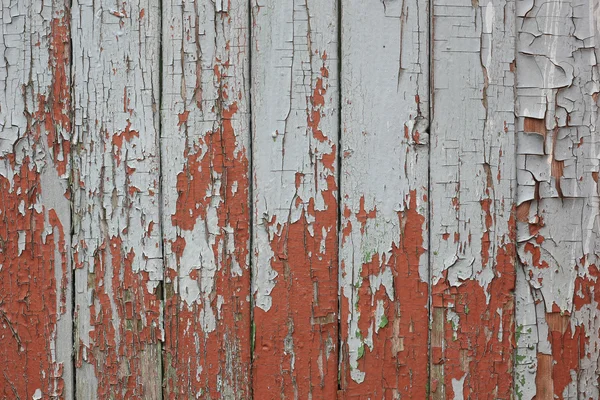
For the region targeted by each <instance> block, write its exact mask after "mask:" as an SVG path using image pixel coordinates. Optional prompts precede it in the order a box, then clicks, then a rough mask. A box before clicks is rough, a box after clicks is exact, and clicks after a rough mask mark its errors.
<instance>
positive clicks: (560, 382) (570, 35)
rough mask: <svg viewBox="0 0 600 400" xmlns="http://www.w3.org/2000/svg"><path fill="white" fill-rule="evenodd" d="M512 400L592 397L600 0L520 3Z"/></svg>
mask: <svg viewBox="0 0 600 400" xmlns="http://www.w3.org/2000/svg"><path fill="white" fill-rule="evenodd" d="M517 4H518V5H519V7H518V8H517V16H518V25H517V26H518V34H519V35H518V38H519V40H518V43H517V50H518V53H517V95H518V96H517V115H518V129H517V131H518V146H517V150H518V151H517V153H518V156H517V157H518V158H517V168H518V170H517V171H518V183H519V195H518V208H517V216H518V242H519V246H518V254H519V261H520V265H521V267H522V268H520V269H519V272H520V273H519V275H518V286H517V292H516V300H517V320H516V322H517V328H516V331H517V346H518V349H517V355H516V364H517V365H516V369H515V388H516V394H517V396H518V398H520V399H524V400H525V399H533V398H535V399H538V400H540V399H554V398H559V399H598V398H599V397H600V393H599V387H598V374H599V372H600V370H599V368H600V366H599V364H598V358H599V357H600V321H599V319H598V315H599V309H600V306H599V303H600V298H599V297H598V296H599V294H600V281H599V280H598V278H599V277H600V272H599V270H598V266H599V265H600V264H599V260H598V254H599V252H598V245H599V244H600V218H599V210H600V198H599V193H600V187H599V186H598V174H599V172H600V159H599V156H598V155H599V154H600V141H599V139H598V122H599V118H598V116H599V114H598V111H599V110H598V93H599V92H600V83H599V75H598V65H597V64H598V54H599V50H600V47H599V44H598V40H599V39H600V35H599V30H598V23H599V22H600V21H599V20H598V18H599V16H598V10H597V8H598V3H597V2H595V1H591V0H573V1H566V2H544V1H539V0H532V1H528V2H523V3H517Z"/></svg>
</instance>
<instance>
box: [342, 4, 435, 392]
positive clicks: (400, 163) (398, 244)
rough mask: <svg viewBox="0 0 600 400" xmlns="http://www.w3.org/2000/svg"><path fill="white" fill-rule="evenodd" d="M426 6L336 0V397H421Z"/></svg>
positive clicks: (424, 287)
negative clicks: (338, 78)
mask: <svg viewBox="0 0 600 400" xmlns="http://www.w3.org/2000/svg"><path fill="white" fill-rule="evenodd" d="M427 15H428V3H427V2H426V1H422V0H414V1H410V0H409V1H402V2H374V3H369V2H358V1H342V16H341V38H342V43H341V45H342V52H341V62H342V66H341V71H342V76H341V88H342V96H341V97H342V121H341V124H342V134H341V143H342V148H341V150H340V151H341V195H342V196H341V213H342V221H341V239H340V252H341V253H340V270H341V275H340V286H341V293H340V295H341V299H340V307H341V311H340V312H341V332H340V334H341V344H342V348H341V352H342V357H341V365H340V376H341V383H340V384H341V388H342V390H343V392H342V398H345V397H348V398H351V397H357V398H415V399H423V398H426V388H427V380H428V373H427V364H428V357H427V353H428V351H427V343H428V322H429V321H428V319H429V318H428V317H429V316H428V301H429V299H428V296H429V290H428V281H429V273H428V267H427V254H426V251H427V248H428V233H427V226H428V212H427V208H428V206H427V204H428V199H427V191H428V190H427V181H428V176H427V169H428V146H429V137H428V115H429V104H428V97H429V83H428V78H427V75H428V73H427V72H428V65H429V63H428V51H429V50H428V21H427Z"/></svg>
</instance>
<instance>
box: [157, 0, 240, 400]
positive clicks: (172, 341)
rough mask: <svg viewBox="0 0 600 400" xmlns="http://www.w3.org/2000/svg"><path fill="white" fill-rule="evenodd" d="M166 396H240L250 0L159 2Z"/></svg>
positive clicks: (228, 397)
mask: <svg viewBox="0 0 600 400" xmlns="http://www.w3.org/2000/svg"><path fill="white" fill-rule="evenodd" d="M163 8H164V12H163V14H162V15H163V78H162V80H163V81H162V82H163V85H162V88H163V95H162V102H163V107H162V124H161V149H162V155H161V158H162V182H163V184H162V189H163V199H164V207H163V230H164V241H165V242H164V246H165V247H164V248H165V267H166V273H165V301H166V303H165V335H166V338H165V353H164V354H165V369H164V371H165V376H164V379H165V385H166V386H165V389H166V392H165V397H166V398H170V399H175V398H188V397H190V398H212V399H214V398H219V397H222V398H227V399H234V398H236V399H247V398H249V397H250V384H251V380H250V351H251V344H250V335H251V332H250V311H251V309H250V269H249V264H250V198H249V187H250V184H249V183H250V170H249V165H250V164H249V153H250V148H249V146H250V128H249V125H250V124H249V123H250V118H249V95H250V92H249V76H250V71H249V46H250V37H249V36H250V35H249V30H248V24H249V18H248V2H247V1H245V0H244V1H242V0H232V1H229V2H220V1H217V2H215V1H209V0H203V1H199V0H198V1H195V2H194V1H177V0H173V1H168V2H165V3H163Z"/></svg>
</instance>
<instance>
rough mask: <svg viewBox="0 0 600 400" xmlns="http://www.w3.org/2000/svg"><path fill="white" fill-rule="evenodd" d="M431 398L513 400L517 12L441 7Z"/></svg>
mask: <svg viewBox="0 0 600 400" xmlns="http://www.w3.org/2000/svg"><path fill="white" fill-rule="evenodd" d="M431 29H432V32H433V38H432V42H433V49H432V69H431V71H432V77H431V81H432V99H431V101H432V129H431V144H432V145H431V155H430V157H431V169H430V177H431V209H430V210H431V228H430V229H431V248H430V252H431V253H430V257H431V270H432V276H431V280H432V294H431V298H432V333H431V366H430V368H431V382H430V388H431V398H433V399H453V398H454V399H457V398H459V399H462V398H484V397H485V398H494V399H509V398H512V387H513V377H512V371H513V365H512V364H513V362H512V359H513V347H514V299H513V290H514V287H515V251H516V246H515V234H516V222H515V218H514V201H513V199H514V196H515V190H516V180H515V137H514V57H515V37H514V35H515V3H514V2H513V1H512V0H509V1H498V0H490V1H487V2H477V1H471V0H434V2H433V13H432V26H431Z"/></svg>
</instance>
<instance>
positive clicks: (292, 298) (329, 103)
mask: <svg viewBox="0 0 600 400" xmlns="http://www.w3.org/2000/svg"><path fill="white" fill-rule="evenodd" d="M251 12H252V30H253V33H252V43H251V46H252V99H253V104H252V111H253V115H252V124H253V154H252V156H253V160H254V168H253V171H252V174H253V175H252V179H253V185H254V187H253V207H254V210H253V219H254V226H253V233H252V234H253V242H254V246H253V249H252V252H253V253H252V257H253V268H254V270H253V281H252V296H253V300H254V319H253V332H254V337H253V382H252V385H253V393H254V396H255V397H256V398H275V397H280V396H281V397H282V398H300V399H303V398H334V397H335V395H336V391H337V364H338V348H337V347H338V346H337V345H338V339H337V319H338V313H337V309H338V299H337V290H338V288H337V276H338V269H337V190H338V183H337V149H338V128H337V124H338V89H337V68H338V64H337V59H336V57H337V51H338V50H337V7H336V4H335V2H321V1H312V0H310V1H305V0H285V1H274V0H270V1H266V2H262V1H253V2H252V9H251Z"/></svg>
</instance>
